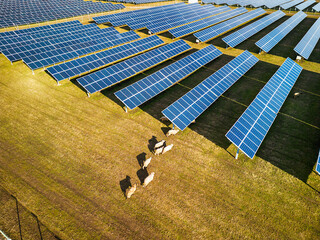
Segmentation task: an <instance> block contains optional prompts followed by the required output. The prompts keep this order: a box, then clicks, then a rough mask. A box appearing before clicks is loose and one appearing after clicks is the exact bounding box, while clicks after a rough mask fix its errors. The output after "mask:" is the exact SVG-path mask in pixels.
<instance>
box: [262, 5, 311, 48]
mask: <svg viewBox="0 0 320 240" xmlns="http://www.w3.org/2000/svg"><path fill="white" fill-rule="evenodd" d="M306 17H307V14H305V13H304V12H301V11H300V12H298V13H296V14H295V15H293V16H292V17H290V18H289V19H288V20H287V21H285V22H284V23H282V24H281V25H280V26H278V27H277V28H275V29H274V30H273V31H271V32H270V33H269V34H267V35H266V36H264V37H263V38H261V39H260V40H259V41H258V42H256V45H257V46H258V47H259V48H260V49H261V50H263V51H265V52H269V51H270V50H271V49H272V48H273V47H274V46H275V45H277V44H278V43H279V42H280V41H281V40H282V39H283V38H284V37H285V36H286V35H287V34H288V33H289V32H290V31H292V30H293V29H294V28H295V27H296V26H297V25H298V24H299V23H300V22H301V21H302V20H303V19H304V18H306Z"/></svg>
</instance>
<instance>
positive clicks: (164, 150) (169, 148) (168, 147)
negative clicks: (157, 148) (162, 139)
mask: <svg viewBox="0 0 320 240" xmlns="http://www.w3.org/2000/svg"><path fill="white" fill-rule="evenodd" d="M172 147H173V144H170V145H168V146H166V147H165V148H164V149H163V151H162V154H164V153H166V152H168V151H170V150H171V149H172Z"/></svg>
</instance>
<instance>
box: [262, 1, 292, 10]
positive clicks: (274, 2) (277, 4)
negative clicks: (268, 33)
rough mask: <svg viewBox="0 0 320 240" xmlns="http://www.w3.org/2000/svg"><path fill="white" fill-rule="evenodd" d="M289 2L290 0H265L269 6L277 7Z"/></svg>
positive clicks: (265, 3)
mask: <svg viewBox="0 0 320 240" xmlns="http://www.w3.org/2000/svg"><path fill="white" fill-rule="evenodd" d="M286 2H288V0H272V1H264V5H265V6H266V7H267V8H275V7H277V6H279V5H281V4H283V3H286Z"/></svg>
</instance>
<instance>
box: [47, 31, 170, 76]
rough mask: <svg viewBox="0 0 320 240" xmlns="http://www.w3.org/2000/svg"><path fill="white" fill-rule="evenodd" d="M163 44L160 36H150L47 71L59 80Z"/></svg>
mask: <svg viewBox="0 0 320 240" xmlns="http://www.w3.org/2000/svg"><path fill="white" fill-rule="evenodd" d="M162 44H164V42H163V41H162V40H161V39H160V38H159V37H158V36H150V37H147V38H144V39H140V40H137V41H134V42H132V43H127V44H124V45H121V46H118V47H115V48H112V49H108V50H105V51H102V52H99V53H95V54H91V55H89V56H85V57H81V58H78V59H75V60H72V61H69V62H66V63H61V64H59V65H56V66H52V67H49V68H47V71H48V72H49V73H50V74H51V75H52V76H53V77H54V79H55V80H56V81H57V82H59V81H62V80H64V79H68V78H69V79H70V78H72V77H75V76H80V75H81V74H84V73H88V72H91V71H94V70H96V69H99V68H101V67H104V66H107V65H109V64H111V63H115V62H118V61H119V60H121V59H125V58H128V57H131V56H134V55H137V54H139V53H142V52H144V51H147V50H150V49H152V48H155V47H157V46H160V45H162Z"/></svg>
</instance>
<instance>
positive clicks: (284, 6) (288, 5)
mask: <svg viewBox="0 0 320 240" xmlns="http://www.w3.org/2000/svg"><path fill="white" fill-rule="evenodd" d="M303 1H304V0H293V1H290V2H287V3H284V4H282V5H280V7H281V8H282V9H285V10H286V9H289V8H291V7H294V6H296V5H298V4H300V3H302V2H303Z"/></svg>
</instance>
